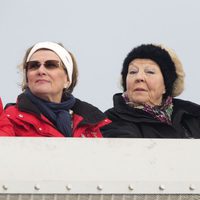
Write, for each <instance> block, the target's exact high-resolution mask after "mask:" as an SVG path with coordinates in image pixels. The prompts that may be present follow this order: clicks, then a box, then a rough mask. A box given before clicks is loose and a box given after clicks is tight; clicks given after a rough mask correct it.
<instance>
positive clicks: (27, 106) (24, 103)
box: [17, 93, 106, 125]
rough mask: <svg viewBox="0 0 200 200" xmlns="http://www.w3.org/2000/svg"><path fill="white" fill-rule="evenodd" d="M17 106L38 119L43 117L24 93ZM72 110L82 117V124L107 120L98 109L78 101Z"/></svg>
mask: <svg viewBox="0 0 200 200" xmlns="http://www.w3.org/2000/svg"><path fill="white" fill-rule="evenodd" d="M17 106H18V108H19V110H21V111H23V112H28V113H33V114H35V115H37V116H38V117H41V115H42V113H41V112H40V110H39V109H38V108H37V106H36V105H35V104H33V103H32V102H31V101H30V100H29V99H28V98H27V97H26V95H25V94H24V93H22V94H20V95H19V96H18V99H17ZM72 110H73V112H74V113H75V114H77V115H80V116H81V117H82V118H83V120H82V121H81V124H83V125H84V124H96V123H98V122H100V121H102V120H104V119H106V115H105V114H104V113H102V112H101V111H100V110H99V109H98V108H97V107H95V106H93V105H91V104H89V103H86V102H84V101H81V100H79V99H76V103H75V104H74V106H73V107H72Z"/></svg>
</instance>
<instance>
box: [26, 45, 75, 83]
mask: <svg viewBox="0 0 200 200" xmlns="http://www.w3.org/2000/svg"><path fill="white" fill-rule="evenodd" d="M38 49H50V50H52V51H54V52H55V53H56V54H57V55H58V56H59V57H60V59H61V60H62V62H63V64H64V65H65V68H66V70H67V73H68V78H69V82H70V85H71V83H72V72H73V61H72V57H71V56H70V54H69V52H68V51H67V50H66V49H65V48H63V47H62V46H60V45H59V44H57V43H54V42H39V43H37V44H35V45H34V46H33V48H32V49H31V51H30V53H29V54H28V56H27V59H26V62H28V61H29V60H30V58H31V56H32V55H33V54H34V53H35V52H36V51H37V50H38Z"/></svg>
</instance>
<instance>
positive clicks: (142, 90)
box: [134, 88, 147, 92]
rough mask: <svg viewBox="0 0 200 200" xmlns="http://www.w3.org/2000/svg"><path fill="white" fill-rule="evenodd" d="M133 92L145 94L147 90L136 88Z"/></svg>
mask: <svg viewBox="0 0 200 200" xmlns="http://www.w3.org/2000/svg"><path fill="white" fill-rule="evenodd" d="M134 91H135V92H146V91H147V90H145V89H143V88H136V89H134Z"/></svg>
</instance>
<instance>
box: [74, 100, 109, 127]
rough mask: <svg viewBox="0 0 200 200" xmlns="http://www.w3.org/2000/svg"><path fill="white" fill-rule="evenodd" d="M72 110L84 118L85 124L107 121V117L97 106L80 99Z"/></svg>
mask: <svg viewBox="0 0 200 200" xmlns="http://www.w3.org/2000/svg"><path fill="white" fill-rule="evenodd" d="M72 110H73V112H74V113H75V114H77V115H80V116H81V117H83V119H84V122H85V123H89V124H95V123H98V122H100V121H102V120H105V119H106V115H105V114H104V113H103V112H102V111H101V110H99V109H98V108H97V107H96V106H94V105H92V104H90V103H88V102H85V101H81V100H80V99H76V103H75V104H74V106H73V107H72Z"/></svg>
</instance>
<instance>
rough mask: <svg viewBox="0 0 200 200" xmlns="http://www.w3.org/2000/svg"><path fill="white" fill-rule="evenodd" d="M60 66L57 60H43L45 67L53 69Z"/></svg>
mask: <svg viewBox="0 0 200 200" xmlns="http://www.w3.org/2000/svg"><path fill="white" fill-rule="evenodd" d="M59 66H60V63H59V61H58V60H47V61H46V62H45V67H46V68H47V69H55V68H58V67H59Z"/></svg>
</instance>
